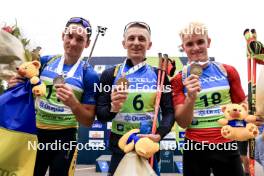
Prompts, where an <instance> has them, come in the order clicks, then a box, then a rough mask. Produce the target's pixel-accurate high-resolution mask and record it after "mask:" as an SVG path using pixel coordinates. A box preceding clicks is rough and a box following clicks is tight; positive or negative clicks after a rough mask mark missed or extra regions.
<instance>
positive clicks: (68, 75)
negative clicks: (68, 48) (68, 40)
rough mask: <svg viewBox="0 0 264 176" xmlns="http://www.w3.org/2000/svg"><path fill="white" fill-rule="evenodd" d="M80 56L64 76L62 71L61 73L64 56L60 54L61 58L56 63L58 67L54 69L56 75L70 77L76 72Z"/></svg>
mask: <svg viewBox="0 0 264 176" xmlns="http://www.w3.org/2000/svg"><path fill="white" fill-rule="evenodd" d="M81 60H82V59H81V57H80V58H79V59H78V61H77V62H76V63H75V64H74V65H73V66H72V68H71V69H70V70H69V71H68V72H67V74H66V76H64V73H63V65H64V61H65V57H64V56H61V60H60V62H59V64H58V67H57V69H56V73H57V74H58V75H62V76H63V78H65V77H66V78H70V77H73V75H74V73H75V72H76V70H77V68H78V66H79V64H80V62H81Z"/></svg>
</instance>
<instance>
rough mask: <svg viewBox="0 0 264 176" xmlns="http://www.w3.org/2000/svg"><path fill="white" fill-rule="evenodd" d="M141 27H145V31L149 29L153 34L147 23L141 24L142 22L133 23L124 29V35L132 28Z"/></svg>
mask: <svg viewBox="0 0 264 176" xmlns="http://www.w3.org/2000/svg"><path fill="white" fill-rule="evenodd" d="M137 25H138V26H141V27H143V28H144V29H147V30H148V32H149V34H151V30H150V27H149V25H148V24H147V23H145V22H141V21H133V22H130V23H128V24H127V25H126V26H125V29H124V33H126V32H127V30H128V29H129V28H130V27H131V26H137Z"/></svg>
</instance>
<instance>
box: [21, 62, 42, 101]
mask: <svg viewBox="0 0 264 176" xmlns="http://www.w3.org/2000/svg"><path fill="white" fill-rule="evenodd" d="M40 66H41V64H40V62H39V61H32V62H24V63H23V64H21V65H20V66H19V67H18V68H17V72H18V74H19V75H21V76H22V77H25V78H28V79H30V83H31V84H32V85H33V86H34V87H33V89H32V92H33V93H34V94H35V95H36V96H44V95H45V94H46V85H45V84H44V83H43V82H41V80H40V79H39V77H38V75H39V69H40Z"/></svg>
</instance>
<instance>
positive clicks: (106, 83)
mask: <svg viewBox="0 0 264 176" xmlns="http://www.w3.org/2000/svg"><path fill="white" fill-rule="evenodd" d="M114 69H115V67H113V68H110V69H107V70H105V71H104V72H103V73H102V75H101V77H100V81H99V85H100V86H101V87H102V89H101V90H100V91H98V92H97V97H96V116H97V119H98V120H99V121H100V122H107V121H111V120H112V119H114V118H115V116H116V114H117V113H115V112H110V110H111V90H109V89H108V88H109V87H110V88H111V87H112V84H113V75H114ZM104 88H107V89H104Z"/></svg>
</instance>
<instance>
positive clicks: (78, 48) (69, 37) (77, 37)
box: [62, 24, 90, 58]
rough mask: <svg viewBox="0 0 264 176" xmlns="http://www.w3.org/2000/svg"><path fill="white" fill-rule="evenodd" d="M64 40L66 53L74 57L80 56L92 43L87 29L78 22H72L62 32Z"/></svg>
mask: <svg viewBox="0 0 264 176" xmlns="http://www.w3.org/2000/svg"><path fill="white" fill-rule="evenodd" d="M62 40H63V47H64V52H65V54H66V55H68V56H69V57H72V58H79V57H80V56H81V54H82V52H83V50H84V48H87V47H88V46H89V43H90V40H89V39H88V37H87V31H86V29H85V28H84V27H83V26H82V25H78V24H71V25H70V26H69V27H68V28H67V29H66V30H65V31H64V33H63V34H62Z"/></svg>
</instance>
